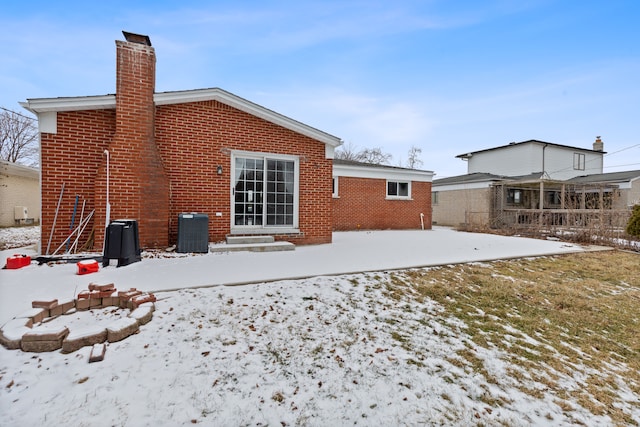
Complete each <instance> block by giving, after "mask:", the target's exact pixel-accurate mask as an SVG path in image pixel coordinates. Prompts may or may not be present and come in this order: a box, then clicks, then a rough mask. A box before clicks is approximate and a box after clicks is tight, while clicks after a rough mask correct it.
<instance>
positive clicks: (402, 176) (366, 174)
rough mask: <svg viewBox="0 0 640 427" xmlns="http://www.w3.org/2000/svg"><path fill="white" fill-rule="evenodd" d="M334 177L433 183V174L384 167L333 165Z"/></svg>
mask: <svg viewBox="0 0 640 427" xmlns="http://www.w3.org/2000/svg"><path fill="white" fill-rule="evenodd" d="M333 176H334V177H336V176H348V177H353V178H373V179H386V180H388V181H416V182H431V181H432V180H433V172H431V171H422V170H413V169H400V168H393V167H384V166H359V165H358V166H356V165H337V164H334V165H333Z"/></svg>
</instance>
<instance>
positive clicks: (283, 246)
mask: <svg viewBox="0 0 640 427" xmlns="http://www.w3.org/2000/svg"><path fill="white" fill-rule="evenodd" d="M295 249H296V245H294V244H293V243H290V242H270V243H232V244H229V243H226V244H225V243H221V244H219V245H210V246H209V252H237V251H250V252H276V251H293V250H295Z"/></svg>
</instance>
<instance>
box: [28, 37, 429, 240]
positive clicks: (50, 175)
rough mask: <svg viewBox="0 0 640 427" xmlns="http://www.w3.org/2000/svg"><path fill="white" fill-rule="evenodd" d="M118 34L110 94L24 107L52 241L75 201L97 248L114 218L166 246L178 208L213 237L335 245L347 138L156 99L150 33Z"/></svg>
mask: <svg viewBox="0 0 640 427" xmlns="http://www.w3.org/2000/svg"><path fill="white" fill-rule="evenodd" d="M124 35H125V38H126V41H116V56H117V58H116V65H117V67H116V68H117V71H116V94H115V95H103V96H84V97H71V98H45V99H29V100H27V101H26V102H24V103H22V105H23V107H24V108H26V109H28V110H29V111H31V112H33V113H35V114H36V115H37V116H38V123H39V130H40V145H41V171H42V235H43V236H47V239H49V236H51V237H52V242H51V243H50V244H48V245H47V246H49V245H51V247H52V248H55V247H57V246H58V245H59V244H60V243H61V242H62V241H64V239H65V238H66V236H67V235H68V231H69V230H68V224H70V221H71V217H72V211H73V205H74V203H73V198H74V197H75V196H76V195H79V196H80V197H81V198H82V200H83V201H86V206H85V210H86V215H89V214H92V215H93V217H92V222H91V224H90V225H89V226H88V227H87V229H86V230H87V231H86V232H85V235H84V236H83V239H85V240H89V234H90V233H92V237H93V241H94V244H93V247H94V249H96V250H99V249H101V248H102V245H103V240H104V233H105V228H106V225H107V224H108V223H109V221H110V220H113V219H135V220H137V221H138V229H139V239H140V246H141V247H143V248H148V247H166V246H168V245H170V244H173V243H175V242H176V241H177V233H178V222H179V221H178V218H179V215H180V214H181V213H184V212H198V213H202V214H207V215H208V218H209V223H208V232H209V236H208V237H209V241H213V242H215V241H221V240H224V239H225V237H227V236H229V235H263V234H264V235H271V236H274V237H275V238H276V239H278V240H287V241H291V242H293V243H298V244H315V243H329V242H331V239H332V231H333V229H334V223H333V215H332V202H333V199H332V186H331V182H332V175H333V157H334V150H335V148H336V147H337V146H339V145H340V144H341V142H342V141H341V140H340V139H339V138H338V137H336V136H333V135H330V134H328V133H326V132H323V131H321V130H318V129H316V128H313V127H311V126H308V125H306V124H303V123H300V122H298V121H295V120H293V119H291V118H289V117H286V116H283V115H281V114H278V113H276V112H274V111H272V110H269V109H267V108H264V107H262V106H260V105H257V104H254V103H252V102H250V101H248V100H246V99H243V98H240V97H238V96H236V95H234V94H231V93H229V92H226V91H224V90H222V89H218V88H213V89H199V90H186V91H176V92H162V93H156V92H155V63H156V60H155V52H154V49H153V47H151V42H150V40H149V38H148V37H147V36H141V35H136V34H131V33H124ZM63 186H64V191H62V187H63ZM418 187H420V188H419V189H417V190H414V192H413V194H414V197H415V194H417V193H416V192H422V187H421V186H418ZM60 194H62V203H61V204H60V209H59V210H58V209H57V203H58V199H59V197H60ZM427 194H428V196H423V195H421V196H420V200H422V199H424V198H425V197H430V190H429V191H427ZM425 210H426V209H425ZM360 214H361V215H362V218H363V221H359V222H358V223H360V224H366V223H365V221H364V220H367V219H368V218H369V216H368V215H367V213H366V212H361V213H360ZM425 214H426V212H425ZM56 216H57V224H58V226H56V227H54V218H55V217H56ZM60 224H66V226H65V227H61V226H60ZM385 224H388V226H389V227H392V228H403V227H406V224H405V222H404V221H400V222H399V223H398V224H397V226H395V225H394V224H393V223H390V222H389V223H385ZM414 226H415V228H418V223H417V222H415V223H414ZM429 227H430V222H429Z"/></svg>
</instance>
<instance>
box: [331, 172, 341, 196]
mask: <svg viewBox="0 0 640 427" xmlns="http://www.w3.org/2000/svg"><path fill="white" fill-rule="evenodd" d="M331 194H332V195H333V197H340V196H338V177H337V176H334V177H333V189H332V190H331Z"/></svg>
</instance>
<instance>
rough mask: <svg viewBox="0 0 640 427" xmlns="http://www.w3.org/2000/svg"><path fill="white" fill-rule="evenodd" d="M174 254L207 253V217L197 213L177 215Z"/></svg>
mask: <svg viewBox="0 0 640 427" xmlns="http://www.w3.org/2000/svg"><path fill="white" fill-rule="evenodd" d="M176 246H177V247H176V252H181V253H185V252H199V253H207V252H209V216H208V215H206V214H199V213H182V214H180V215H178V244H177V245H176Z"/></svg>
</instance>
